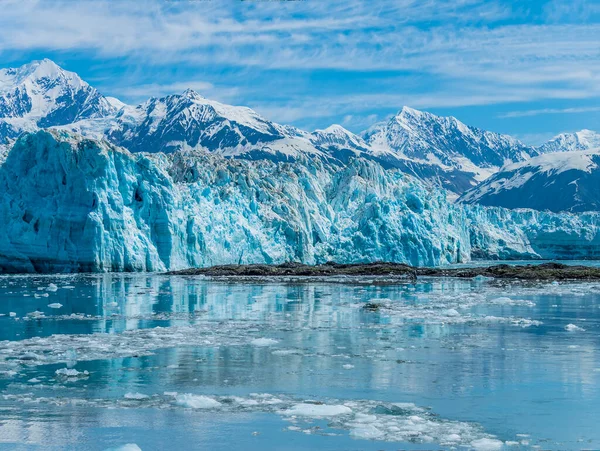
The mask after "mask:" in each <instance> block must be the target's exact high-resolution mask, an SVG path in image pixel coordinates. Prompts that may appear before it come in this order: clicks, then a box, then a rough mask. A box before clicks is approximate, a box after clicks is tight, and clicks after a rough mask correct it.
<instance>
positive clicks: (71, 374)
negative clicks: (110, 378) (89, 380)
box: [54, 368, 90, 378]
mask: <svg viewBox="0 0 600 451" xmlns="http://www.w3.org/2000/svg"><path fill="white" fill-rule="evenodd" d="M54 373H55V374H56V375H57V376H59V377H66V378H75V377H87V376H89V375H90V373H89V371H87V370H85V371H77V370H76V369H75V368H61V369H58V370H56V371H55V372H54Z"/></svg>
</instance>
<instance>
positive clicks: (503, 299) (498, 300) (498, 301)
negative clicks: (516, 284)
mask: <svg viewBox="0 0 600 451" xmlns="http://www.w3.org/2000/svg"><path fill="white" fill-rule="evenodd" d="M490 303H491V304H497V305H524V306H527V307H535V303H534V302H531V301H527V300H525V299H511V298H509V297H505V296H503V297H499V298H496V299H492V300H491V301H490Z"/></svg>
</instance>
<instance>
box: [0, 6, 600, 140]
mask: <svg viewBox="0 0 600 451" xmlns="http://www.w3.org/2000/svg"><path fill="white" fill-rule="evenodd" d="M44 57H47V58H50V59H53V60H54V61H56V62H57V63H58V64H60V65H61V66H63V67H64V68H66V69H68V70H73V71H75V72H78V73H79V74H80V75H81V76H82V77H83V78H84V79H85V80H87V81H88V82H89V83H90V84H92V85H94V86H96V87H97V88H98V89H99V90H100V91H101V92H102V93H104V94H105V95H112V96H115V97H118V98H120V99H121V100H123V101H125V102H128V103H138V102H141V101H143V100H145V99H146V98H148V97H151V96H162V95H165V94H169V93H176V92H182V91H183V90H184V89H185V88H187V87H191V88H193V89H195V90H197V91H198V92H200V93H201V94H203V95H204V96H206V97H209V98H213V99H216V100H219V101H222V102H225V103H231V104H236V105H248V106H250V107H252V108H254V109H255V110H257V111H258V112H259V113H261V114H263V115H264V116H266V117H267V118H269V119H271V120H274V121H276V122H280V123H289V124H294V125H297V126H299V127H302V128H305V129H309V130H312V129H315V128H325V127H327V126H328V125H330V124H332V123H340V124H342V125H344V126H345V127H346V128H348V129H350V130H352V131H355V132H359V131H361V130H363V129H365V128H367V127H368V126H369V125H371V124H372V123H374V122H377V121H381V120H384V119H386V118H387V117H389V116H390V115H392V114H394V113H395V112H396V111H398V110H399V109H400V108H401V107H402V106H403V105H409V106H412V107H414V108H418V109H423V110H427V111H431V112H433V113H436V114H441V115H453V116H456V117H458V118H459V119H461V120H462V121H463V122H466V123H467V124H470V125H475V126H478V127H482V128H485V129H488V130H493V131H498V132H503V133H509V134H513V135H515V136H517V137H519V138H521V139H523V140H524V141H525V142H527V143H531V144H537V143H541V142H542V141H544V140H546V139H549V138H551V137H552V136H553V135H555V134H557V133H560V132H566V131H576V130H580V129H582V128H589V129H592V130H598V131H600V0H595V1H590V0H548V1H535V0H530V1H513V2H510V1H482V0H454V1H433V0H395V1H391V0H389V1H388V0H370V1H357V0H344V1H338V0H327V1H324V0H304V1H287V2H286V1H239V0H222V1H218V0H212V1H210V0H190V1H188V0H185V1H184V0H162V1H146V0H135V1H134V0H120V1H113V0H110V1H107V0H94V1H90V0H81V1H76V0H68V1H52V0H43V1H42V0H39V1H29V0H2V13H1V14H0V66H3V67H12V66H17V65H20V64H23V63H25V62H28V61H30V60H32V59H41V58H44Z"/></svg>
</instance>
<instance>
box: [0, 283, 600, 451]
mask: <svg viewBox="0 0 600 451" xmlns="http://www.w3.org/2000/svg"><path fill="white" fill-rule="evenodd" d="M0 295H1V301H0V314H2V316H1V317H0V325H1V327H0V340H2V341H1V342H0V387H1V389H2V398H0V448H7V449H12V448H13V447H14V446H15V444H17V443H24V444H26V445H27V447H34V448H35V447H48V446H50V447H51V448H52V447H55V448H56V449H62V448H65V447H68V448H70V449H90V448H91V449H105V448H109V447H115V446H119V445H122V444H125V443H137V444H138V446H139V447H141V448H142V449H160V448H163V449H164V448H166V447H173V446H178V447H181V448H192V449H226V448H227V449H231V448H233V449H249V448H260V449H310V448H315V447H321V448H323V449H348V448H350V449H398V448H399V447H401V448H414V449H431V448H432V447H452V446H455V447H465V448H478V449H497V448H499V447H504V448H507V449H519V448H522V449H525V448H529V447H530V446H535V445H540V446H542V447H543V448H553V449H555V448H560V449H579V448H582V447H586V448H594V447H595V448H598V447H600V433H598V431H597V428H596V422H595V421H594V419H595V418H598V414H600V408H599V407H598V406H600V403H599V402H598V401H600V391H599V389H598V386H599V385H598V384H599V381H600V358H599V356H598V345H599V341H598V338H599V331H600V328H599V321H598V313H599V310H598V308H599V307H600V284H595V283H585V284H584V283H561V284H522V283H509V282H496V281H477V280H462V281H461V280H447V279H438V280H435V279H430V280H422V281H419V283H417V284H397V283H390V281H386V280H385V279H378V278H375V279H340V280H337V281H336V283H331V282H330V281H325V280H323V281H319V280H313V281H311V282H302V281H298V280H286V279H264V280H256V281H255V282H244V283H239V282H236V281H232V280H227V279H223V280H210V279H205V278H186V277H175V276H172V277H169V276H159V275H139V274H105V275H79V276H73V275H69V276H23V277H19V276H11V277H1V278H0ZM368 302H369V303H371V304H372V305H373V307H372V308H371V309H368V310H367V309H364V308H363V307H364V305H365V304H366V303H368ZM86 372H87V373H86Z"/></svg>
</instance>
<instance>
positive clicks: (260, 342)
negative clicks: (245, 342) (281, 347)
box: [250, 338, 279, 346]
mask: <svg viewBox="0 0 600 451" xmlns="http://www.w3.org/2000/svg"><path fill="white" fill-rule="evenodd" d="M277 343H279V341H278V340H274V339H272V338H255V339H254V340H252V341H251V342H250V344H251V345H252V346H272V345H275V344H277Z"/></svg>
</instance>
